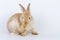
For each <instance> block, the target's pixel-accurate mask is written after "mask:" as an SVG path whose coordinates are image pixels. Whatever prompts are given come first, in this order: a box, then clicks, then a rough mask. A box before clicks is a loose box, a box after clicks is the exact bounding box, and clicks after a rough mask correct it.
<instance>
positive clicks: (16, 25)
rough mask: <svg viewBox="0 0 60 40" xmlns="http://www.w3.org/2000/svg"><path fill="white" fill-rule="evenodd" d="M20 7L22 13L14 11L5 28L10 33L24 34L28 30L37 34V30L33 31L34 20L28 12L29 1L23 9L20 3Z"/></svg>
mask: <svg viewBox="0 0 60 40" xmlns="http://www.w3.org/2000/svg"><path fill="white" fill-rule="evenodd" d="M19 5H20V6H21V9H22V13H16V14H14V15H13V16H12V17H10V19H9V20H8V23H7V28H8V31H9V32H10V33H14V34H20V35H22V36H25V35H26V34H27V33H28V32H31V33H32V34H35V35H37V32H35V31H34V28H33V24H34V20H33V17H32V15H31V13H30V3H29V4H28V6H27V9H25V8H24V7H23V6H22V5H21V4H19Z"/></svg>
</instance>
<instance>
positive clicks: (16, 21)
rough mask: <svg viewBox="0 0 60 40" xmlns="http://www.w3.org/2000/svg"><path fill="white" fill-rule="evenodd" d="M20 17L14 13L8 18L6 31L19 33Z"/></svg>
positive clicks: (19, 14)
mask: <svg viewBox="0 0 60 40" xmlns="http://www.w3.org/2000/svg"><path fill="white" fill-rule="evenodd" d="M20 16H21V13H16V14H14V15H13V16H12V17H10V19H9V21H8V25H7V27H8V31H9V32H16V31H21V30H20V24H21V23H20Z"/></svg>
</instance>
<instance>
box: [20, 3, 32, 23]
mask: <svg viewBox="0 0 60 40" xmlns="http://www.w3.org/2000/svg"><path fill="white" fill-rule="evenodd" d="M19 5H20V6H21V9H22V13H23V19H24V21H25V23H29V22H30V21H31V20H32V15H31V12H30V3H29V4H28V6H27V9H25V8H24V7H23V6H22V5H21V4H19Z"/></svg>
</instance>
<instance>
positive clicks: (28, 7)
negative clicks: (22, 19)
mask: <svg viewBox="0 0 60 40" xmlns="http://www.w3.org/2000/svg"><path fill="white" fill-rule="evenodd" d="M27 10H28V11H30V3H29V4H28V6H27Z"/></svg>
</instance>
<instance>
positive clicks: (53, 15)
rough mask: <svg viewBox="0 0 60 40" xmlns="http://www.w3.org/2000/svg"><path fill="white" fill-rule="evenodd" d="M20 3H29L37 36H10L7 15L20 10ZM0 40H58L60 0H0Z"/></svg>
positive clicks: (59, 38) (59, 39) (59, 34)
mask: <svg viewBox="0 0 60 40" xmlns="http://www.w3.org/2000/svg"><path fill="white" fill-rule="evenodd" d="M19 3H21V4H22V5H24V6H25V7H26V6H27V4H28V3H31V14H32V15H33V16H34V18H35V29H36V30H37V32H38V33H39V35H38V36H34V35H31V34H28V35H27V36H26V37H22V36H12V35H10V34H9V33H8V31H7V28H6V23H7V20H8V19H9V17H10V16H11V15H12V14H14V13H16V12H21V10H20V6H19V5H18V4H19ZM0 40H60V1H59V0H0Z"/></svg>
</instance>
